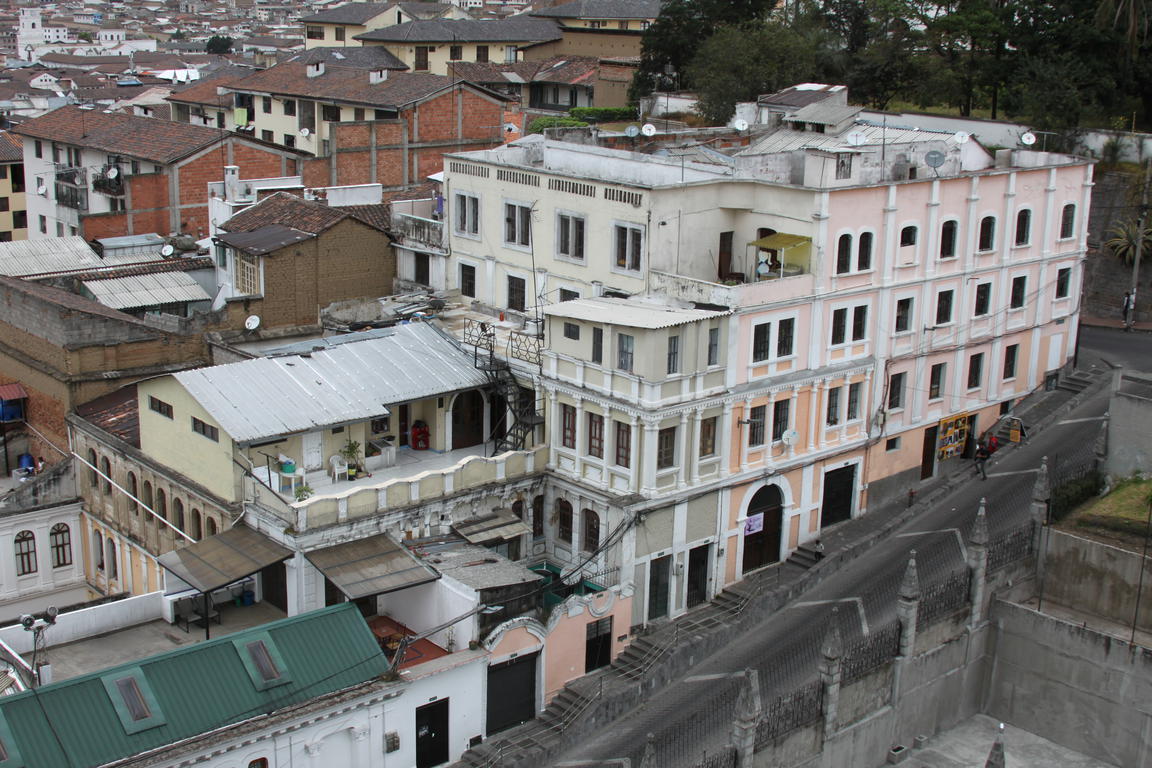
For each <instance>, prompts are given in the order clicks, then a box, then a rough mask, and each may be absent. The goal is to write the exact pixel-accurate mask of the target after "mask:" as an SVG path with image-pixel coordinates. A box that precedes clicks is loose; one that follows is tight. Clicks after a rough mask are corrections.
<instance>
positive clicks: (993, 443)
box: [988, 435, 1000, 456]
mask: <svg viewBox="0 0 1152 768" xmlns="http://www.w3.org/2000/svg"><path fill="white" fill-rule="evenodd" d="M999 447H1000V440H999V439H998V438H997V437H996V435H992V436H991V437H989V438H988V455H989V456H991V455H992V454H993V453H996V450H997V449H998V448H999Z"/></svg>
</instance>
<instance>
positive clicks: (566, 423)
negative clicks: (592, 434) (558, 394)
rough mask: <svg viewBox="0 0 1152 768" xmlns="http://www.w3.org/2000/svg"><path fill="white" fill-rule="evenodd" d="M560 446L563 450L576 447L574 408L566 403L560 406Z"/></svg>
mask: <svg viewBox="0 0 1152 768" xmlns="http://www.w3.org/2000/svg"><path fill="white" fill-rule="evenodd" d="M560 424H561V428H560V445H562V446H563V447H565V448H575V447H576V407H575V406H573V405H568V404H567V403H561V404H560Z"/></svg>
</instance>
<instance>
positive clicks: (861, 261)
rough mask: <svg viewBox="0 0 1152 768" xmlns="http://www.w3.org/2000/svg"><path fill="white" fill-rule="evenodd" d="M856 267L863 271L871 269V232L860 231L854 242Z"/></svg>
mask: <svg viewBox="0 0 1152 768" xmlns="http://www.w3.org/2000/svg"><path fill="white" fill-rule="evenodd" d="M856 269H858V270H860V271H861V272H864V271H865V270H869V269H872V233H871V232H861V233H860V240H859V241H858V242H857V244H856Z"/></svg>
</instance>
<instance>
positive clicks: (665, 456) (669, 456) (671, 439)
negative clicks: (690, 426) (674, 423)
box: [656, 427, 676, 469]
mask: <svg viewBox="0 0 1152 768" xmlns="http://www.w3.org/2000/svg"><path fill="white" fill-rule="evenodd" d="M675 463H676V427H665V428H664V429H662V430H660V431H659V432H657V433H656V469H667V468H668V467H671V466H672V465H674V464H675Z"/></svg>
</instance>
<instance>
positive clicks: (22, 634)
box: [0, 591, 164, 653]
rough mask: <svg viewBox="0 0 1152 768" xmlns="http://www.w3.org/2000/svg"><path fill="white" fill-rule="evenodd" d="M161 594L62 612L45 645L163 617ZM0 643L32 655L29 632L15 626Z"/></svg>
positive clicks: (6, 630) (2, 632)
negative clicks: (2, 642)
mask: <svg viewBox="0 0 1152 768" xmlns="http://www.w3.org/2000/svg"><path fill="white" fill-rule="evenodd" d="M163 603H164V593H163V592H162V591H157V592H149V593H148V594H146V595H138V596H137V597H129V598H126V599H124V600H117V601H116V602H113V603H105V604H103V605H97V606H93V607H91V608H81V609H80V610H78V611H72V612H70V613H62V614H60V616H58V617H57V618H56V625H55V626H53V627H51V628H50V629H48V630H47V631H46V632H45V633H44V637H45V640H46V641H47V646H48V647H49V648H51V647H52V646H56V645H63V644H65V643H71V642H73V641H74V640H83V639H86V638H89V637H94V636H95V635H102V634H105V633H107V632H114V631H116V630H118V629H124V628H125V627H133V626H136V625H137V624H144V623H146V622H149V621H155V620H156V619H162V618H164V607H163ZM0 640H3V641H4V642H5V643H7V644H8V645H9V646H10V647H11V648H12V649H13V650H15V651H17V652H19V653H31V651H32V633H31V632H29V631H27V630H26V629H24V627H22V626H20V625H19V624H16V625H14V626H11V627H4V628H3V629H0Z"/></svg>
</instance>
